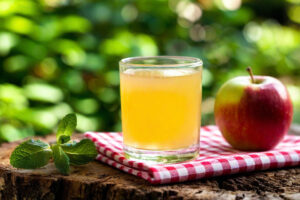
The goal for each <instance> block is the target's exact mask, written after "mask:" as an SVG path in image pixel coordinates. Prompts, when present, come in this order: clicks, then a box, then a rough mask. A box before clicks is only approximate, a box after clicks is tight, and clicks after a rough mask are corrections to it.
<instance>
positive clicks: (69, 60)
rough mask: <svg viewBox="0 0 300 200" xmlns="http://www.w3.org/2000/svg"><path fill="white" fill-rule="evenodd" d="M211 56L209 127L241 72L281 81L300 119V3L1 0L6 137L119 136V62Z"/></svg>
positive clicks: (0, 97)
mask: <svg viewBox="0 0 300 200" xmlns="http://www.w3.org/2000/svg"><path fill="white" fill-rule="evenodd" d="M153 55H180V56H194V57H198V58H201V59H203V61H204V71H203V111H202V116H203V120H202V123H203V124H211V123H214V121H213V105H214V96H215V94H216V92H217V90H218V88H219V87H220V86H221V85H222V84H223V83H224V82H225V81H226V80H229V79H231V78H233V77H235V76H239V75H246V74H247V73H246V71H245V68H246V67H247V66H252V68H253V71H254V73H255V74H261V75H270V76H275V77H278V78H279V79H280V80H281V81H282V82H284V83H285V84H286V85H287V87H288V89H289V91H290V93H291V95H292V99H293V103H294V110H295V114H294V123H300V86H299V85H300V79H299V77H300V0H264V1H262V0H249V1H243V2H241V1H240V0H198V1H188V0H180V1H179V0H153V1H148V0H136V1H124V0H118V1H117V0H106V1H104V0H102V1H100V0H99V1H91V0H40V1H38V0H36V1H34V0H0V66H1V67H0V141H2V142H3V141H12V140H17V139H20V138H23V137H26V136H31V135H43V134H48V133H51V132H53V131H54V130H55V127H56V125H57V122H58V121H59V120H60V119H61V118H62V117H63V116H64V115H65V114H67V113H70V112H76V113H77V116H78V130H77V131H78V132H83V131H87V130H91V131H93V130H100V131H104V130H105V131H119V130H121V122H120V103H119V102H120V97H119V73H118V61H119V60H120V59H121V58H124V57H129V56H153Z"/></svg>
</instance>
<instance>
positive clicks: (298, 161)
mask: <svg viewBox="0 0 300 200" xmlns="http://www.w3.org/2000/svg"><path fill="white" fill-rule="evenodd" d="M84 135H85V137H87V138H89V139H91V140H92V141H94V142H95V144H96V146H97V148H98V151H99V154H98V156H97V160H99V161H101V162H103V163H106V164H108V165H111V166H113V167H115V168H118V169H120V170H122V171H125V172H127V173H130V174H133V175H135V176H139V177H141V178H143V179H146V180H147V181H149V182H151V183H153V184H166V183H175V182H183V181H188V180H194V179H200V178H206V177H212V176H221V175H225V174H237V173H241V172H250V171H258V170H265V169H271V168H281V167H286V166H295V165H300V136H292V135H287V136H286V137H285V138H284V140H283V141H282V142H281V143H280V144H279V145H278V146H277V147H276V148H275V149H273V150H271V151H264V152H241V151H238V150H234V149H232V148H231V147H230V146H229V144H228V143H227V142H226V141H225V140H224V139H223V137H222V135H221V133H220V131H219V130H218V128H217V127H216V126H205V127H202V128H201V134H200V155H199V156H198V158H197V159H195V160H192V161H186V162H182V163H176V164H155V165H151V164H147V163H143V162H136V161H131V160H128V159H126V158H125V157H124V155H123V151H122V133H113V132H105V133H97V132H87V133H85V134H84Z"/></svg>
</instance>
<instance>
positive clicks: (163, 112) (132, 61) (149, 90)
mask: <svg viewBox="0 0 300 200" xmlns="http://www.w3.org/2000/svg"><path fill="white" fill-rule="evenodd" d="M201 78H202V61H201V60H200V59H198V58H192V57H180V56H156V57H132V58H125V59H122V60H121V61H120V92H121V111H122V130H123V150H124V153H125V156H126V157H127V158H129V159H132V160H138V161H148V162H154V163H175V162H181V161H185V160H190V159H193V158H195V157H197V156H198V153H199V136H200V124H201V114H200V111H201V97H202V85H201Z"/></svg>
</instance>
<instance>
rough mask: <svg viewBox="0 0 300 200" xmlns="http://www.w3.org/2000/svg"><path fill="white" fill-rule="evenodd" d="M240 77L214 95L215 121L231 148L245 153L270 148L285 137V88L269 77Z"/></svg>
mask: <svg viewBox="0 0 300 200" xmlns="http://www.w3.org/2000/svg"><path fill="white" fill-rule="evenodd" d="M247 70H248V71H249V73H250V75H251V76H242V77H237V78H234V79H231V80H229V81H228V82H226V83H225V84H224V85H223V86H222V87H221V88H220V90H219V91H218V94H217V97H216V101H215V121H216V124H217V125H218V127H219V129H220V131H221V132H222V134H223V137H224V138H225V139H226V140H227V142H228V143H229V144H231V146H233V147H234V148H236V149H239V150H245V151H265V150H269V149H272V148H274V147H275V146H276V145H277V144H278V143H279V142H280V141H281V140H282V139H283V137H284V136H285V134H286V133H287V131H288V129H289V127H290V124H291V121H292V116H293V106H292V102H291V99H290V96H289V93H288V91H287V89H286V87H285V86H284V85H283V84H282V83H281V82H280V81H279V80H277V79H275V78H272V77H269V76H253V75H252V71H251V69H250V68H248V69H247Z"/></svg>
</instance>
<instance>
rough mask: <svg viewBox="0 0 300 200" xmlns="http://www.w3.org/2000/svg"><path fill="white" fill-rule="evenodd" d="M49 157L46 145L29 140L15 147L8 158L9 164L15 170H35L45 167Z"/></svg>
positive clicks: (38, 141)
mask: <svg viewBox="0 0 300 200" xmlns="http://www.w3.org/2000/svg"><path fill="white" fill-rule="evenodd" d="M51 157H52V151H51V149H50V146H49V145H48V144H46V143H44V142H42V141H40V140H33V139H30V140H27V141H25V142H23V143H21V144H20V145H19V146H17V147H16V149H15V150H14V151H13V152H12V154H11V156H10V164H11V165H12V166H14V167H16V168H23V169H36V168H39V167H43V166H45V165H46V164H47V163H48V162H49V160H50V158H51Z"/></svg>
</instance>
